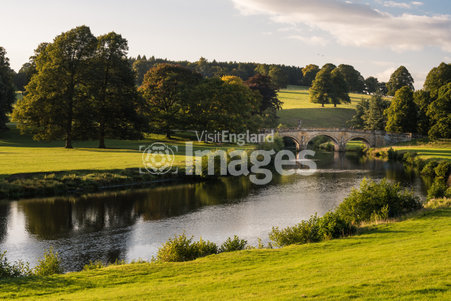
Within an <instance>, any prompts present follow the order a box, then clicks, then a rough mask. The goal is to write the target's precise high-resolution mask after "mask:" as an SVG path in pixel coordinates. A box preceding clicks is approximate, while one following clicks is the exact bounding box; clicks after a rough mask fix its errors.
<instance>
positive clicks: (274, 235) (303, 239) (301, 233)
mask: <svg viewBox="0 0 451 301" xmlns="http://www.w3.org/2000/svg"><path fill="white" fill-rule="evenodd" d="M269 239H270V240H271V241H273V242H274V245H275V246H277V247H283V246H288V245H292V244H305V243H310V242H317V241H320V240H321V238H320V234H319V217H318V216H317V215H316V214H315V215H312V216H311V217H310V219H309V220H307V221H302V222H300V223H299V224H297V225H295V226H292V227H286V228H285V229H282V230H279V228H278V227H273V228H272V231H271V232H270V233H269Z"/></svg>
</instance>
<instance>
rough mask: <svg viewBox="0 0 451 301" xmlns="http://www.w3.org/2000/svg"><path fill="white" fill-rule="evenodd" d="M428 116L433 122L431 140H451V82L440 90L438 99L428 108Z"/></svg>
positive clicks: (429, 133)
mask: <svg viewBox="0 0 451 301" xmlns="http://www.w3.org/2000/svg"><path fill="white" fill-rule="evenodd" d="M426 115H427V117H429V118H430V120H431V127H430V129H429V132H428V135H429V138H431V139H438V138H451V82H450V83H448V84H446V85H443V86H442V87H441V88H440V89H439V91H438V96H437V99H436V100H434V101H433V102H432V103H431V104H430V105H429V106H428V109H427V112H426Z"/></svg>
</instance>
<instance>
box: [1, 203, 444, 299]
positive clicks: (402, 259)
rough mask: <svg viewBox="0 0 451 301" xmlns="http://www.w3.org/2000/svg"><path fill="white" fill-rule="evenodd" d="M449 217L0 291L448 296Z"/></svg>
mask: <svg viewBox="0 0 451 301" xmlns="http://www.w3.org/2000/svg"><path fill="white" fill-rule="evenodd" d="M450 218H451V210H450V209H440V210H433V211H420V212H419V213H417V214H416V215H415V216H414V217H411V218H409V219H407V220H405V221H402V222H396V223H389V224H381V225H377V226H371V227H369V228H368V229H367V230H366V231H365V232H364V233H363V234H361V235H359V236H354V237H350V238H346V239H337V240H331V241H326V242H322V243H314V244H307V245H299V246H295V245H294V246H290V247H285V248H281V249H272V250H271V249H261V250H246V251H239V252H231V253H223V254H220V255H212V256H209V257H205V258H201V259H198V260H195V261H192V262H185V263H159V264H155V263H152V264H148V263H141V264H130V265H122V266H111V267H108V268H103V269H99V270H93V271H85V272H77V273H68V274H65V275H56V276H51V277H45V278H26V279H14V280H7V281H3V282H0V298H5V299H14V298H17V299H23V300H88V299H89V300H118V299H125V300H143V299H152V300H181V299H183V300H225V299H227V300H230V299H241V300H242V299H254V300H274V299H284V300H298V299H304V298H305V299H309V300H349V299H365V300H434V299H435V300H449V299H450V298H451V293H450V286H451V278H450V276H451V272H450V271H451V261H450V245H451V224H450V223H449V220H450Z"/></svg>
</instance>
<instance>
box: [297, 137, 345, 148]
mask: <svg viewBox="0 0 451 301" xmlns="http://www.w3.org/2000/svg"><path fill="white" fill-rule="evenodd" d="M321 136H324V137H327V138H329V139H330V140H332V143H333V145H334V150H335V151H340V150H341V148H340V143H339V142H338V139H337V138H336V137H334V136H333V135H329V134H327V133H319V134H316V135H313V136H311V137H308V139H307V141H306V143H305V147H306V148H307V146H308V144H309V143H310V142H311V141H312V140H313V139H315V138H317V137H321Z"/></svg>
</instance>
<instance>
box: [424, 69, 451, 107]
mask: <svg viewBox="0 0 451 301" xmlns="http://www.w3.org/2000/svg"><path fill="white" fill-rule="evenodd" d="M449 82H451V64H446V63H444V62H442V63H441V64H440V65H439V66H438V67H434V68H432V69H431V71H429V73H428V75H427V77H426V80H425V82H424V90H425V91H427V92H429V93H430V94H431V97H432V98H433V99H435V98H437V96H438V93H439V90H440V88H441V87H443V86H444V85H446V84H448V83H449Z"/></svg>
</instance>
